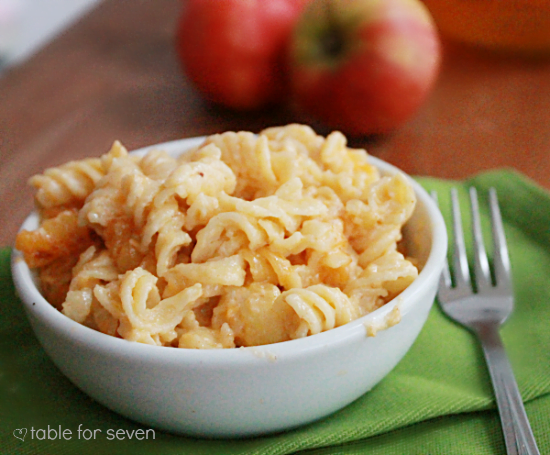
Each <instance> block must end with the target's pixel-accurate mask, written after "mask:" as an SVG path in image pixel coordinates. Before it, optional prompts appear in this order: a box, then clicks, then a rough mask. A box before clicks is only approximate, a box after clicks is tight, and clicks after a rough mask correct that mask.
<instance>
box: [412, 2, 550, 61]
mask: <svg viewBox="0 0 550 455" xmlns="http://www.w3.org/2000/svg"><path fill="white" fill-rule="evenodd" d="M423 1H424V3H425V4H426V6H427V7H428V9H429V10H430V12H431V14H432V16H433V18H434V20H435V22H436V24H437V26H438V27H439V30H440V32H441V34H442V35H444V36H447V37H449V38H451V39H454V40H458V41H462V42H467V43H471V44H478V45H482V46H484V47H489V48H494V49H500V50H510V51H519V52H529V53H541V52H550V0H423Z"/></svg>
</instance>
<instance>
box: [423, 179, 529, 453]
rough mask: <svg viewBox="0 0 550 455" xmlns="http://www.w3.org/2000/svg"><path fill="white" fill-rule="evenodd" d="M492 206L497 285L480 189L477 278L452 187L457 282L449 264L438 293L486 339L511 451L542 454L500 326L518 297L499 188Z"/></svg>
mask: <svg viewBox="0 0 550 455" xmlns="http://www.w3.org/2000/svg"><path fill="white" fill-rule="evenodd" d="M432 197H433V198H434V199H435V200H436V202H437V194H435V193H432ZM489 204H490V208H491V225H492V226H491V227H492V234H493V245H494V257H493V272H494V273H493V274H494V284H493V279H492V277H491V271H490V268H489V262H488V260H487V253H486V252H485V247H484V243H483V238H482V235H481V223H480V217H479V205H478V199H477V192H476V189H475V188H470V209H471V216H472V234H473V239H474V268H473V272H474V275H473V279H472V278H470V271H469V267H468V258H467V256H466V248H465V243H464V233H463V231H462V222H461V216H460V208H459V203H458V195H457V191H456V189H454V188H453V189H452V190H451V205H452V215H453V216H452V217H453V235H454V251H453V259H452V263H453V272H454V273H453V281H454V285H453V284H452V282H451V274H450V271H449V265H448V264H445V268H444V270H443V273H442V275H441V279H440V281H439V289H438V294H437V297H438V300H439V303H440V306H441V308H442V310H443V311H444V312H445V313H446V314H447V316H449V317H450V318H451V319H453V320H454V321H456V322H458V323H459V324H462V325H463V326H465V327H466V328H468V329H470V330H471V331H472V332H473V333H474V334H475V335H476V336H477V338H478V340H479V342H480V343H481V347H482V349H483V353H484V355H485V360H486V362H487V367H488V369H489V374H490V377H491V381H492V383H493V389H494V392H495V397H496V402H497V407H498V410H499V414H500V421H501V424H502V431H503V433H504V440H505V443H506V449H507V453H508V454H510V455H512V454H513V455H539V450H538V448H537V444H536V441H535V438H534V436H533V432H532V430H531V426H530V425H529V420H528V419H527V414H526V413H525V408H524V407H523V402H522V399H521V395H520V393H519V389H518V386H517V383H516V380H515V378H514V373H513V372H512V367H511V365H510V362H509V361H508V357H507V356H506V352H505V350H504V345H503V343H502V340H501V338H500V333H499V328H500V326H501V325H502V324H503V323H504V322H505V321H506V319H507V318H508V316H510V314H511V313H512V311H513V307H514V297H513V292H512V285H511V278H510V260H509V257H508V248H507V246H506V238H505V236H504V228H503V225H502V218H501V215H500V209H499V206H498V200H497V194H496V191H495V190H494V188H491V189H490V191H489ZM472 282H474V284H475V285H474V286H472Z"/></svg>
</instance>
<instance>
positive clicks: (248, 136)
mask: <svg viewBox="0 0 550 455" xmlns="http://www.w3.org/2000/svg"><path fill="white" fill-rule="evenodd" d="M30 182H31V184H32V185H34V186H35V187H36V189H37V193H36V202H37V206H38V209H39V210H40V213H41V216H42V221H41V225H40V227H39V229H37V230H36V231H33V232H26V231H23V232H21V233H20V234H19V235H18V237H17V243H16V246H17V248H18V249H20V250H21V251H23V253H24V255H25V258H26V260H27V262H28V264H29V265H30V266H31V267H35V268H38V269H39V276H40V279H41V283H42V292H43V293H44V295H45V297H46V298H47V299H48V300H50V301H51V302H52V304H54V305H56V307H57V308H59V309H60V311H62V312H63V313H64V314H65V315H66V316H68V317H70V318H71V319H73V320H75V321H77V322H79V323H82V324H85V325H87V326H89V327H91V328H94V329H96V330H99V331H101V332H103V333H106V334H109V335H112V336H117V337H121V338H125V339H128V340H132V341H137V342H141V343H147V344H153V345H158V346H172V347H180V348H193V349H219V348H234V347H239V346H256V345H263V344H270V343H277V342H282V341H287V340H292V339H297V338H301V337H305V336H310V335H315V334H318V333H320V332H323V331H326V330H331V329H333V328H335V327H339V326H342V325H344V324H347V323H348V322H350V321H352V320H354V319H357V318H359V317H361V316H362V315H365V314H367V313H369V312H371V311H374V310H375V309H377V308H379V307H381V306H382V305H384V304H385V303H387V302H388V301H389V300H391V299H392V298H394V297H395V296H397V295H398V294H399V293H400V292H402V291H403V290H404V289H405V288H406V287H407V286H408V285H409V284H410V283H411V282H412V281H413V280H414V279H415V278H416V277H417V274H418V270H417V268H416V267H415V265H414V264H413V262H412V261H411V260H409V259H408V258H406V256H405V255H404V254H403V252H400V251H399V243H400V240H401V237H402V234H401V231H402V227H403V225H404V224H405V223H406V221H407V220H408V219H409V217H410V216H411V214H412V212H413V210H414V206H415V195H414V192H413V190H412V188H411V187H410V185H409V184H408V182H407V181H406V179H405V178H403V177H402V176H401V175H399V174H398V175H395V176H392V177H381V176H380V175H379V172H378V170H377V169H376V168H375V167H373V166H372V165H370V164H369V162H368V156H367V154H366V152H365V151H364V150H354V149H350V148H348V147H347V143H346V138H345V137H344V136H343V135H342V134H341V133H339V132H334V133H332V134H330V135H329V136H328V137H326V138H324V137H321V136H318V135H317V134H315V132H314V131H313V130H312V129H311V128H309V127H307V126H303V125H296V124H293V125H288V126H285V127H274V128H268V129H266V130H264V131H263V132H261V133H260V134H258V135H255V134H252V133H249V132H238V133H234V132H227V133H223V134H217V135H213V136H210V137H208V138H207V139H206V140H205V141H204V142H203V144H202V145H200V146H198V147H196V148H195V149H194V150H192V151H189V152H188V153H185V154H183V155H181V156H180V157H177V158H176V157H173V156H170V155H169V154H167V153H166V152H164V151H162V150H153V151H151V152H149V153H147V154H145V155H144V156H136V155H133V154H128V152H127V151H126V149H125V148H124V147H123V146H122V145H121V144H120V143H119V142H115V143H114V144H113V147H112V148H111V149H110V150H109V152H107V153H106V154H105V155H103V156H102V157H100V158H90V159H86V160H82V161H74V162H70V163H67V164H65V165H62V166H59V167H58V168H52V169H48V170H46V171H45V172H44V174H43V175H40V176H35V177H33V178H32V179H31V181H30Z"/></svg>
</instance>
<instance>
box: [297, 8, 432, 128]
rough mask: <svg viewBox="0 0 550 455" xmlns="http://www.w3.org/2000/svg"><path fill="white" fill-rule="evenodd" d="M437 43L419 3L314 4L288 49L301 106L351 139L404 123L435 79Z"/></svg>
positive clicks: (302, 20)
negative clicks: (353, 136)
mask: <svg viewBox="0 0 550 455" xmlns="http://www.w3.org/2000/svg"><path fill="white" fill-rule="evenodd" d="M440 52H441V51H440V41H439V36H438V34H437V31H436V28H435V25H434V23H433V21H432V19H431V16H430V14H429V12H428V10H427V9H426V7H425V6H424V5H423V4H422V3H421V2H420V1H418V0H313V1H312V2H311V3H309V5H308V6H307V7H306V8H305V10H304V12H303V14H302V15H301V17H300V20H299V21H298V23H297V24H296V26H295V29H294V31H293V36H292V39H291V43H290V48H289V68H290V80H291V89H292V94H293V97H294V99H295V102H296V104H297V106H298V107H299V108H301V109H302V110H303V111H304V112H305V113H307V114H309V115H311V116H312V117H313V118H315V119H317V120H320V121H322V122H323V123H325V124H326V125H327V126H329V127H331V128H336V129H339V130H341V131H342V132H344V133H346V134H349V135H367V134H373V133H386V132H389V131H391V130H393V129H395V128H397V127H398V126H400V125H402V124H403V123H404V122H405V121H407V120H408V119H409V118H410V117H411V116H412V115H413V114H414V113H415V112H416V111H417V109H418V108H419V107H420V105H421V104H422V103H423V102H424V100H425V98H426V97H427V95H428V93H429V92H430V90H431V88H432V86H433V84H434V81H435V80H436V77H437V74H438V69H439V62H440Z"/></svg>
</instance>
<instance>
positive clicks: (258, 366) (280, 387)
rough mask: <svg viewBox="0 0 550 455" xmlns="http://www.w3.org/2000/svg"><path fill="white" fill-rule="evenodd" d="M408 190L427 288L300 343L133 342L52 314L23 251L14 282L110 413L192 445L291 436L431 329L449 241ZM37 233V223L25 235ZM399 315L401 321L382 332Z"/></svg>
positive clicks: (175, 148) (173, 145) (411, 232)
mask: <svg viewBox="0 0 550 455" xmlns="http://www.w3.org/2000/svg"><path fill="white" fill-rule="evenodd" d="M201 141H202V138H193V139H185V140H180V141H174V142H169V143H166V144H160V145H156V146H154V148H159V149H163V150H166V151H167V152H169V153H173V154H179V153H181V152H183V151H185V150H186V149H188V148H190V147H192V146H194V145H198V144H199V143H201ZM151 148H153V147H148V148H145V149H141V150H139V151H137V152H136V153H141V154H144V153H146V152H147V150H149V149H151ZM370 161H371V163H372V164H373V165H375V166H376V167H378V168H379V169H380V170H381V171H382V173H383V174H394V173H395V172H398V170H397V168H395V167H394V166H391V165H390V164H388V163H385V162H383V161H381V160H378V159H376V158H373V157H371V158H370ZM410 182H411V184H412V185H413V187H414V191H415V193H416V196H417V199H418V203H417V207H416V209H415V212H414V214H413V216H412V218H411V219H410V221H409V222H408V224H407V226H406V228H405V238H406V239H407V242H408V246H409V252H410V254H411V255H412V256H414V257H416V258H418V260H419V261H420V263H421V264H422V271H421V272H420V274H419V276H418V278H417V279H416V280H415V281H414V282H413V283H412V284H411V285H410V286H409V287H408V288H407V289H406V290H405V291H404V292H403V293H401V295H399V296H398V297H397V298H395V299H394V300H392V301H391V302H388V303H387V304H386V305H384V306H383V307H382V308H380V309H378V310H376V311H374V312H373V313H371V314H368V315H366V316H364V317H362V318H360V319H357V320H355V321H352V322H350V323H348V324H346V325H344V326H341V327H338V328H336V329H332V330H329V331H327V332H323V333H320V334H318V335H314V336H310V337H306V338H302V339H298V340H292V341H286V342H283V343H277V344H272V345H266V346H259V347H250V348H238V349H219V350H191V349H177V348H166V347H158V346H150V345H145V344H140V343H135V342H130V341H126V340H123V339H119V338H115V337H111V336H108V335H104V334H102V333H100V332H96V331H94V330H92V329H89V328H87V327H85V326H83V325H81V324H78V323H76V322H74V321H73V320H71V319H69V318H68V317H66V316H64V315H63V314H62V313H60V312H59V311H58V310H56V309H55V308H54V307H53V306H51V305H50V304H49V303H48V302H47V301H46V300H45V299H44V298H43V297H42V295H41V294H40V292H39V290H38V288H37V286H36V280H35V278H34V276H33V274H32V272H31V271H30V270H29V268H28V267H27V264H26V263H25V261H24V260H23V258H22V255H21V253H19V252H17V251H15V252H14V254H13V260H12V271H13V278H14V282H15V285H16V288H17V291H18V293H19V295H20V297H21V300H22V301H23V304H24V307H25V310H26V313H27V316H28V318H29V320H30V322H31V324H32V327H33V329H34V332H35V334H36V336H37V338H38V340H39V341H40V343H41V344H42V346H43V347H44V350H45V351H46V352H47V354H48V355H49V356H50V357H51V359H52V360H53V361H54V363H55V364H56V365H57V366H58V367H59V369H60V370H61V371H62V372H63V373H64V374H65V375H66V376H67V377H68V378H69V379H70V380H71V381H72V382H73V383H74V384H75V385H76V386H78V387H79V388H80V389H81V390H83V391H84V392H85V393H87V394H88V395H90V396H91V397H93V398H94V399H96V400H97V401H99V402H100V403H102V404H103V405H105V406H107V407H108V408H110V409H112V410H113V411H115V412H118V413H120V414H122V415H124V416H126V417H128V418H130V419H133V420H136V421H138V422H141V423H143V424H145V425H148V426H152V427H155V428H159V429H164V430H167V431H170V432H175V433H182V434H187V435H195V436H209V437H237V436H251V435H258V434H265V433H269V432H275V431H281V430H286V429H290V428H293V427H296V426H299V425H303V424H306V423H309V422H312V421H314V420H317V419H320V418H322V417H324V416H327V415H329V414H331V413H333V412H335V411H337V410H339V409H341V408H343V407H344V406H346V405H347V404H349V403H351V402H352V401H354V400H356V399H357V398H359V397H360V396H361V395H363V394H364V393H365V392H368V391H369V390H370V389H372V388H373V387H374V386H375V385H376V384H377V383H378V382H379V381H380V380H382V378H384V376H386V375H387V374H388V373H389V372H390V371H391V370H392V369H393V368H394V367H395V366H396V365H397V363H398V362H399V361H400V360H401V359H402V358H403V356H404V355H405V354H406V353H407V351H408V350H409V348H410V347H411V345H412V344H413V342H414V340H415V339H416V337H417V336H418V334H419V332H420V330H421V329H422V326H423V325H424V322H425V321H426V318H427V316H428V313H429V311H430V308H431V306H432V303H433V301H434V297H435V293H436V288H437V284H438V279H439V275H440V273H441V270H442V267H443V262H444V259H445V255H446V251H447V234H446V229H445V224H444V221H443V219H442V217H441V214H440V212H439V210H438V208H437V207H436V205H435V204H434V202H433V201H432V199H431V198H430V197H429V195H428V194H427V193H426V192H425V191H424V190H423V189H422V188H421V187H420V185H418V184H417V183H416V182H414V181H413V180H412V179H410ZM37 225H38V217H37V215H36V214H35V213H34V214H31V215H30V216H29V217H28V218H27V220H26V221H25V223H24V224H23V226H22V228H24V229H28V230H32V229H36V227H37ZM395 307H398V309H399V312H400V314H401V321H400V322H399V323H398V324H397V325H394V326H392V327H389V328H386V329H385V330H384V327H385V326H387V320H388V318H390V317H391V314H392V311H394V309H395ZM393 314H395V313H393ZM367 329H369V330H370V331H372V330H373V329H374V330H375V331H376V330H377V329H381V330H379V331H378V332H377V334H376V336H374V337H373V336H367Z"/></svg>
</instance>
